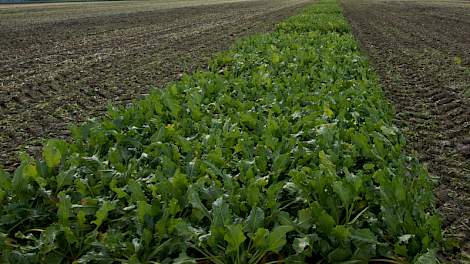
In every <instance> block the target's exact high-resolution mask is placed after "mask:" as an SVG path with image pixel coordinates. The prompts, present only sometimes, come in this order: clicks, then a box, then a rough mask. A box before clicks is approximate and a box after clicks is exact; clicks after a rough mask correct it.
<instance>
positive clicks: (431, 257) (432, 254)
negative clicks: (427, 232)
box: [414, 249, 439, 264]
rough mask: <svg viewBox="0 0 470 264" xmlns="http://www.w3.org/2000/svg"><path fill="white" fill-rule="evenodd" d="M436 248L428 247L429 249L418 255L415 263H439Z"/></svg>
mask: <svg viewBox="0 0 470 264" xmlns="http://www.w3.org/2000/svg"><path fill="white" fill-rule="evenodd" d="M436 253H437V250H436V249H428V251H427V252H426V253H424V254H422V255H420V256H417V258H416V261H415V262H414V263H415V264H437V263H439V261H438V259H437V257H436Z"/></svg>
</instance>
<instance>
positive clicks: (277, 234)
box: [266, 226, 293, 252]
mask: <svg viewBox="0 0 470 264" xmlns="http://www.w3.org/2000/svg"><path fill="white" fill-rule="evenodd" d="M292 230H293V228H292V226H276V227H275V228H274V229H273V230H272V231H271V232H270V233H269V235H268V238H267V241H266V243H267V245H268V250H269V251H272V252H279V251H281V249H282V248H283V247H284V245H285V244H286V242H287V241H286V234H287V232H290V231H292Z"/></svg>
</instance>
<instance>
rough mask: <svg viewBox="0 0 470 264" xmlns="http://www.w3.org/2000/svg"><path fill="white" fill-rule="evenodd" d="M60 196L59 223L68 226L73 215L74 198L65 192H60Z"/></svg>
mask: <svg viewBox="0 0 470 264" xmlns="http://www.w3.org/2000/svg"><path fill="white" fill-rule="evenodd" d="M58 197H59V205H58V210H57V217H58V218H59V224H61V225H63V226H67V225H68V221H69V217H70V215H71V208H72V200H71V198H70V196H68V195H65V193H63V192H60V193H59V195H58Z"/></svg>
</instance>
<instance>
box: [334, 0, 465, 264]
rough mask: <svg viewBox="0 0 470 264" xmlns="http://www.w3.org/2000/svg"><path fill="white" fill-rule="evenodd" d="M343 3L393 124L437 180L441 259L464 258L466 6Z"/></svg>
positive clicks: (365, 0) (447, 3)
mask: <svg viewBox="0 0 470 264" xmlns="http://www.w3.org/2000/svg"><path fill="white" fill-rule="evenodd" d="M342 4H343V8H344V12H345V15H346V17H347V18H348V19H349V21H350V24H351V26H352V28H353V31H354V33H355V35H356V36H357V37H358V39H359V41H360V44H361V46H362V48H363V49H364V50H365V51H366V52H367V54H368V55H369V56H370V59H371V61H372V64H373V66H375V68H376V69H377V71H378V73H379V75H380V77H381V82H382V85H383V88H384V90H385V93H386V95H387V96H388V98H389V99H390V100H391V101H392V103H393V105H394V106H395V109H396V112H397V118H396V123H397V125H398V126H399V127H401V129H402V130H403V131H404V132H405V134H406V136H407V138H408V141H409V147H410V150H412V151H415V153H416V155H417V156H418V157H419V158H420V159H421V161H422V162H423V163H424V164H426V165H427V167H428V170H429V172H430V175H431V177H433V178H436V179H437V183H438V184H437V185H436V189H435V193H436V197H437V206H438V210H439V212H440V213H441V215H442V219H443V228H444V236H445V237H446V238H447V240H446V242H445V247H446V248H445V250H444V252H443V256H442V257H443V258H446V261H450V262H455V263H457V262H459V261H469V260H470V259H468V257H469V256H470V255H469V254H470V157H469V155H470V2H468V1H424V0H420V1H380V0H379V1H376V0H343V2H342ZM455 242H458V243H459V244H460V245H459V246H457V245H456V244H455ZM452 243H454V247H452Z"/></svg>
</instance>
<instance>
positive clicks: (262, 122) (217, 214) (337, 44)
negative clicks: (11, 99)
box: [0, 0, 441, 264]
mask: <svg viewBox="0 0 470 264" xmlns="http://www.w3.org/2000/svg"><path fill="white" fill-rule="evenodd" d="M392 118H393V112H392V109H391V107H390V106H389V104H388V102H387V101H386V100H385V99H384V95H383V92H382V90H381V89H380V87H379V85H378V79H377V76H376V75H375V74H374V72H373V71H372V70H371V68H370V66H369V65H368V63H367V60H366V58H365V57H364V56H363V55H362V54H361V52H360V50H359V49H358V45H357V43H356V41H355V39H354V38H353V36H352V34H351V32H350V29H349V26H348V24H347V22H346V21H345V19H344V17H343V16H342V14H341V10H340V8H339V7H338V5H337V3H336V2H335V1H331V0H326V1H321V2H319V3H317V4H315V5H313V6H312V7H310V8H307V9H306V10H305V11H304V12H302V13H301V14H299V15H297V16H294V17H292V18H290V19H288V20H286V21H284V22H282V23H280V24H279V25H278V27H277V29H276V30H275V32H273V33H270V34H265V35H256V36H253V37H249V38H245V39H242V40H240V41H239V42H237V43H236V44H235V45H234V46H233V47H232V49H231V50H229V51H227V52H225V53H222V54H219V55H218V56H216V58H215V59H213V60H212V61H211V62H210V66H209V70H207V71H201V72H197V73H194V74H192V75H186V76H184V77H183V78H182V80H180V81H177V82H174V83H172V84H171V85H169V86H168V87H166V88H165V89H162V90H155V91H153V93H152V94H151V95H149V96H148V97H147V98H146V99H144V100H142V101H138V102H135V103H134V104H133V105H132V106H130V107H127V108H121V109H114V110H110V111H109V113H108V115H107V116H106V117H104V118H102V119H101V120H99V121H89V122H88V123H86V124H84V125H80V126H76V127H74V128H72V134H73V137H72V139H71V142H64V141H59V140H50V141H48V142H47V144H46V145H45V146H44V148H43V158H42V159H39V160H35V159H33V158H31V157H28V156H27V155H23V156H22V157H21V159H22V163H21V165H20V166H19V167H18V168H17V169H16V171H15V172H14V173H12V174H9V173H7V172H0V258H1V262H2V263H253V264H255V263H281V262H285V263H317V262H321V263H326V262H327V263H367V262H369V261H374V260H375V261H377V262H381V261H384V262H391V263H407V262H415V263H432V262H433V261H434V260H435V249H436V248H437V245H438V243H439V240H440V236H441V231H440V223H439V219H438V218H437V216H436V215H435V212H434V208H433V197H432V192H431V185H430V183H429V180H428V176H427V173H426V170H425V169H424V168H423V167H422V166H421V165H420V164H419V163H418V162H417V160H416V159H415V158H413V157H412V156H409V155H407V154H406V152H405V151H404V145H405V140H404V138H403V136H402V134H401V133H400V131H399V130H398V129H397V128H395V127H394V126H393V125H392Z"/></svg>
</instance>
